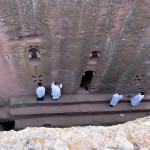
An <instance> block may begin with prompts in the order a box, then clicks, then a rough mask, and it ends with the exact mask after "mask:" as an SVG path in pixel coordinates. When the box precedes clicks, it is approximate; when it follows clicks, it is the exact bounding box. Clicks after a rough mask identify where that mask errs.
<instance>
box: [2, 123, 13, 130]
mask: <svg viewBox="0 0 150 150" xmlns="http://www.w3.org/2000/svg"><path fill="white" fill-rule="evenodd" d="M14 127H15V121H8V122H1V123H0V131H10V130H14Z"/></svg>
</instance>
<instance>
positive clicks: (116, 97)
mask: <svg viewBox="0 0 150 150" xmlns="http://www.w3.org/2000/svg"><path fill="white" fill-rule="evenodd" d="M122 98H123V96H122V94H121V93H116V94H114V95H113V97H112V100H111V101H110V107H114V106H116V105H117V103H118V102H119V101H120V100H121V99H122ZM143 98H144V92H141V93H139V94H137V95H136V96H134V97H133V98H132V99H131V100H130V102H131V106H136V105H138V104H139V102H140V101H141V100H142V99H143Z"/></svg>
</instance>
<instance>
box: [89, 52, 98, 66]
mask: <svg viewBox="0 0 150 150" xmlns="http://www.w3.org/2000/svg"><path fill="white" fill-rule="evenodd" d="M99 57H100V52H99V51H93V52H91V53H90V57H89V64H93V65H94V64H97V59H98V58H99Z"/></svg>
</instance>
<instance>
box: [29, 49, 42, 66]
mask: <svg viewBox="0 0 150 150" xmlns="http://www.w3.org/2000/svg"><path fill="white" fill-rule="evenodd" d="M29 62H30V63H31V64H32V65H33V66H36V65H38V64H39V63H40V62H41V61H40V52H39V50H38V49H37V48H34V47H33V48H31V49H29Z"/></svg>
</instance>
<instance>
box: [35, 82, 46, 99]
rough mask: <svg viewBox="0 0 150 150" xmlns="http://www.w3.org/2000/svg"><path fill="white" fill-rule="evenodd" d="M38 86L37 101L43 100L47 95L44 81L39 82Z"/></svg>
mask: <svg viewBox="0 0 150 150" xmlns="http://www.w3.org/2000/svg"><path fill="white" fill-rule="evenodd" d="M38 86H39V87H38V88H37V89H36V95H37V101H43V100H44V96H45V87H43V86H42V83H40V82H39V83H38Z"/></svg>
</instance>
